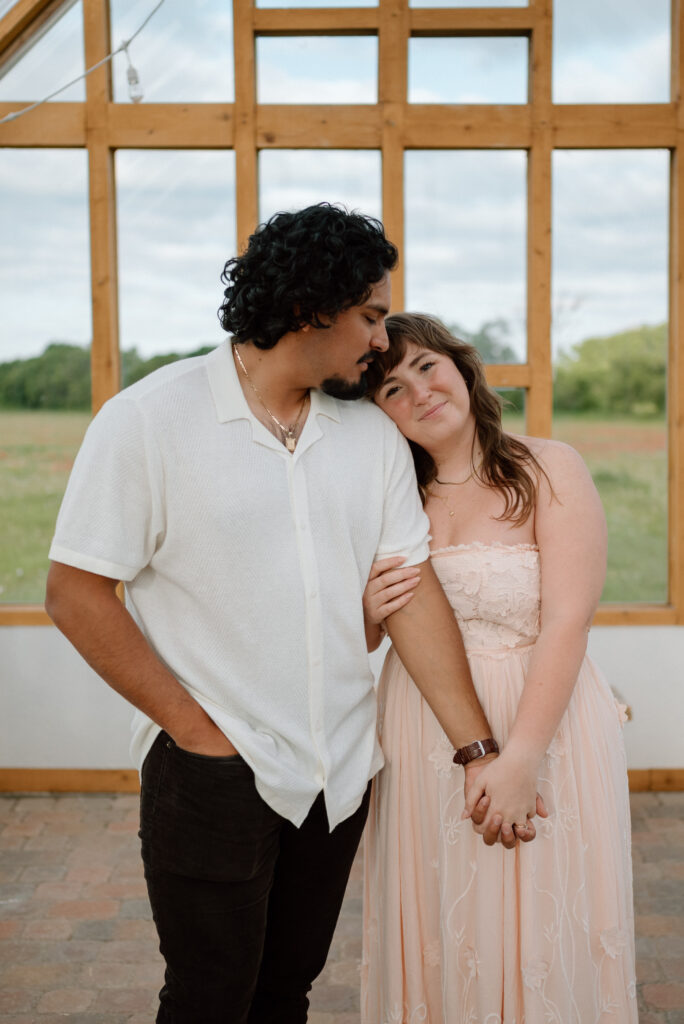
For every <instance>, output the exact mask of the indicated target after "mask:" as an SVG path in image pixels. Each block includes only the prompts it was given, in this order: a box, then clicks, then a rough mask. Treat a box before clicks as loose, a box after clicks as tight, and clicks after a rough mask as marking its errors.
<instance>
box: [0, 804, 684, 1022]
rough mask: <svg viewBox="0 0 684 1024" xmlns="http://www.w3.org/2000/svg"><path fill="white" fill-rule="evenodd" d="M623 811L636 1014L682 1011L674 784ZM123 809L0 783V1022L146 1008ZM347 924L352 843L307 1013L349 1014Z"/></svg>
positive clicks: (149, 1010)
mask: <svg viewBox="0 0 684 1024" xmlns="http://www.w3.org/2000/svg"><path fill="white" fill-rule="evenodd" d="M632 814H633V833H634V872H635V908H636V921H637V956H638V965H637V966H638V978H639V1000H640V1024H684V793H635V794H633V795H632ZM137 816H138V798H137V796H129V795H117V796H110V795H83V796H81V795H56V796H4V797H0V1024H57V1022H59V1024H62V1022H63V1021H65V1020H69V1021H71V1022H72V1024H152V1022H153V1021H154V1015H155V1006H156V993H157V991H158V989H159V987H160V984H161V978H162V966H161V961H160V957H159V954H158V952H157V942H156V934H155V931H154V926H153V924H152V921H151V919H150V911H149V906H148V903H147V897H146V893H145V885H144V882H143V878H142V871H141V867H140V861H139V855H138V839H137ZM360 925H361V860H360V857H358V858H357V861H356V863H355V865H354V870H353V873H352V878H351V881H350V883H349V888H348V891H347V896H346V899H345V904H344V909H343V912H342V916H341V919H340V922H339V925H338V928H337V932H336V934H335V939H334V943H333V948H332V951H331V955H330V958H329V961H328V965H327V967H326V969H325V971H324V973H323V974H322V975H321V977H320V978H319V979H318V981H317V982H316V985H315V988H314V992H313V996H312V1009H311V1013H310V1016H309V1020H310V1024H358V1021H359V1016H358V986H359V961H360V957H361V939H360ZM198 1024H201V1022H198ZM378 1024H381V1022H378ZM454 1024H457V1022H454ZM616 1024H620V1022H619V1021H617V1022H616Z"/></svg>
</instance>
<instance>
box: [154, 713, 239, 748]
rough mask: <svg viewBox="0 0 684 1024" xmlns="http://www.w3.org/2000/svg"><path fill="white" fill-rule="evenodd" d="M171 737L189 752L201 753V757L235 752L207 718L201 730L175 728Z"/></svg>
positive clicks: (227, 740) (225, 737)
mask: <svg viewBox="0 0 684 1024" xmlns="http://www.w3.org/2000/svg"><path fill="white" fill-rule="evenodd" d="M171 739H172V740H173V742H174V743H175V744H176V746H177V747H180V749H181V750H186V751H187V752H188V753H189V754H202V756H203V757H232V756H233V755H234V754H237V753H238V751H237V750H236V749H235V747H234V746H233V744H232V743H231V742H230V740H229V739H228V738H227V736H226V735H225V733H223V732H221V730H220V729H219V727H218V726H217V725H215V724H214V722H212V720H211V719H210V718H207V720H206V723H205V724H204V725H203V727H202V729H201V730H198V729H194V731H193V732H191V733H190V732H186V731H185V730H182V729H181V730H176V731H175V733H174V735H173V736H171Z"/></svg>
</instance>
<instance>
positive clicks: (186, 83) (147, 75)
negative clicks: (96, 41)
mask: <svg viewBox="0 0 684 1024" xmlns="http://www.w3.org/2000/svg"><path fill="white" fill-rule="evenodd" d="M110 3H111V20H112V40H114V41H117V42H116V43H115V45H118V42H120V41H121V40H122V39H130V37H131V36H132V35H133V33H134V32H135V31H136V30H137V29H138V28H139V27H140V25H141V24H142V23H143V21H144V20H145V18H146V17H147V15H148V14H149V13H150V3H149V0H133V2H131V0H110ZM130 58H131V63H132V64H133V65H134V67H135V68H136V70H137V71H138V74H139V76H140V85H141V88H142V91H143V94H144V99H145V100H149V101H151V102H166V103H169V102H171V103H173V102H184V101H190V102H194V103H202V102H219V101H221V102H224V103H229V102H232V101H233V99H234V98H235V90H234V84H233V78H234V76H233V9H232V4H230V3H226V0H195V2H194V3H191V4H189V3H186V0H166V3H165V4H164V5H163V6H162V7H161V8H160V9H159V11H158V12H157V13H156V14H155V15H154V17H153V18H152V20H151V21H150V23H149V25H148V26H146V27H145V28H144V29H143V30H142V32H141V33H140V35H139V36H138V37H137V39H134V40H133V42H132V43H131V46H130ZM113 65H114V67H113V74H112V78H113V85H114V99H115V100H116V101H117V102H119V103H127V102H128V100H129V94H128V82H127V79H126V68H127V63H126V57H125V54H123V53H121V54H118V55H117V56H116V57H115V58H114V61H113Z"/></svg>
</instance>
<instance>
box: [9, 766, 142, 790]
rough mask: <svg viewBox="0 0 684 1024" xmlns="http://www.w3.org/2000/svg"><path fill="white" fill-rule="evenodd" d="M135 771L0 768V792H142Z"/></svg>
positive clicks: (118, 769)
mask: <svg viewBox="0 0 684 1024" xmlns="http://www.w3.org/2000/svg"><path fill="white" fill-rule="evenodd" d="M139 792H140V781H139V776H138V773H137V771H135V770H134V769H133V768H112V769H106V768H105V769H100V768H0V793H139Z"/></svg>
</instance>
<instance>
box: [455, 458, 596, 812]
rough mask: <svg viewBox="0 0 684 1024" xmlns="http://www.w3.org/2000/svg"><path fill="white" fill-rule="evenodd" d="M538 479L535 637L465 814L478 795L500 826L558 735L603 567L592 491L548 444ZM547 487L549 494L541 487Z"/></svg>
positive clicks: (576, 467) (580, 466)
mask: <svg viewBox="0 0 684 1024" xmlns="http://www.w3.org/2000/svg"><path fill="white" fill-rule="evenodd" d="M539 459H540V462H541V463H542V465H543V467H544V469H545V470H546V472H547V474H548V478H549V481H545V480H543V478H542V481H541V483H540V489H539V496H538V500H537V507H536V516H535V532H536V538H537V543H538V545H539V554H540V560H541V632H540V634H539V638H538V640H537V642H536V644H535V649H534V652H533V654H532V658H531V661H530V668H529V672H528V675H527V679H526V681H525V686H524V688H523V692H522V696H521V698H520V703H519V705H518V711H517V714H516V718H515V721H514V723H513V726H512V728H511V732H510V735H509V737H508V740H507V742H506V746H505V748H504V750H503V751H502V753H501V756H500V757H499V758H497V760H496V761H495V762H493V763H492V764H491V765H489V766H487V767H486V768H485V769H483V770H482V772H481V773H480V775H479V777H478V780H477V785H476V786H475V787H474V788H473V790H472V791H471V792H470V793H469V795H468V801H467V803H466V813H467V812H468V811H469V810H472V807H473V806H474V802H475V800H476V797H477V795H478V792H479V790H480V787H482V792H489V791H490V789H492V790H495V791H496V800H495V801H494V800H493V801H492V807H493V808H495V807H498V809H499V811H500V813H501V814H502V815H503V820H504V821H512V822H516V821H517V822H520V823H521V822H523V821H525V812H524V808H523V806H522V803H521V801H520V799H519V797H518V792H519V791H520V789H521V783H522V790H523V791H525V792H528V791H531V790H532V789H536V785H537V777H538V774H539V768H540V765H541V761H542V759H543V757H544V755H545V753H546V750H547V749H548V746H549V744H550V742H551V740H552V739H553V736H554V735H555V733H556V730H557V729H558V726H559V724H560V721H561V718H562V717H563V714H564V712H565V709H566V708H567V706H568V701H569V700H570V697H571V695H572V691H573V688H574V686H575V682H576V680H577V674H578V672H579V669H580V665H581V663H582V659H583V657H584V654H585V652H586V646H587V634H588V631H589V627H590V625H591V621H592V618H593V615H594V612H595V610H596V606H597V604H598V601H599V598H600V596H601V590H602V588H603V582H604V578H605V566H606V525H605V518H604V515H603V509H602V507H601V502H600V499H599V496H598V494H597V492H596V488H595V487H594V483H593V481H592V479H591V476H590V475H589V471H588V470H587V468H586V466H585V464H584V462H583V461H582V459H581V458H580V456H579V455H578V454H577V452H575V451H574V450H573V449H572V448H569V447H568V446H567V445H561V444H558V443H555V442H550V443H548V444H547V445H546V446H545V447H544V449H543V451H542V452H541V454H540V456H539ZM549 482H550V484H551V487H552V488H553V492H552V491H551V488H550V487H549Z"/></svg>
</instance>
